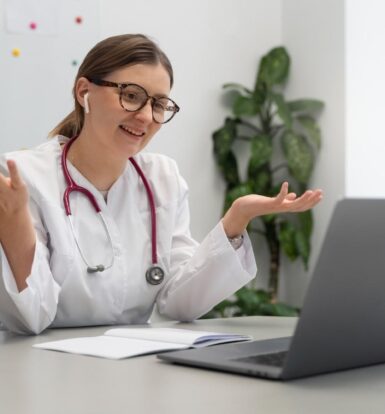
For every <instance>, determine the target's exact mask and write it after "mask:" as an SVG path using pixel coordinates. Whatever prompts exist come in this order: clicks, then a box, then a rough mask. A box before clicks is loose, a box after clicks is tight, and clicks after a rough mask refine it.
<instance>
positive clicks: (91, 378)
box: [0, 317, 385, 414]
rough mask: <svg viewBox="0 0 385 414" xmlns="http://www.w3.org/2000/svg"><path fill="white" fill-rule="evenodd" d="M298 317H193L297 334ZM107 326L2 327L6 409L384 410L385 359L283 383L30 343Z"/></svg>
mask: <svg viewBox="0 0 385 414" xmlns="http://www.w3.org/2000/svg"><path fill="white" fill-rule="evenodd" d="M295 323H296V319H295V318H278V317H244V318H232V319H212V320H202V321H197V322H194V323H192V324H175V323H172V322H162V323H157V324H156V325H155V326H176V327H179V328H187V329H198V330H199V329H206V330H212V331H228V332H234V333H247V334H251V335H253V337H254V338H255V339H264V338H273V337H279V336H287V335H291V333H292V332H293V329H294V327H295ZM105 330H106V327H96V328H95V327H92V328H75V329H72V328H71V329H51V330H47V331H46V332H44V333H43V334H41V335H39V336H34V337H21V336H16V335H13V334H11V333H9V332H0V413H1V414H116V413H119V414H120V413H130V414H139V413H140V414H141V413H146V414H163V413H164V414H174V413H183V414H190V413H194V414H197V413H201V414H206V413H207V414H215V413H221V414H232V413H237V414H241V413H257V412H258V413H266V414H276V413H277V414H278V413H279V414H286V413H293V414H301V413H306V414H308V413H311V414H318V413H322V414H325V413H328V414H330V413H338V414H340V413H357V414H358V413H359V414H362V413H370V414H371V413H383V412H384V411H385V365H377V366H373V367H368V368H361V369H355V370H350V371H345V372H339V373H335V374H327V375H321V376H317V377H310V378H306V379H301V380H296V381H291V382H286V383H281V382H272V381H268V380H262V379H257V378H250V377H246V376H241V375H235V374H225V373H220V372H215V371H208V370H203V369H198V368H189V367H183V366H178V365H172V364H167V363H165V362H161V361H159V360H158V359H157V358H156V357H155V355H147V356H141V357H135V358H131V359H125V360H120V361H114V360H107V359H102V358H95V357H87V356H82V355H73V354H66V353H60V352H54V351H47V350H41V349H35V348H32V344H34V343H39V342H45V341H52V340H56V339H64V338H71V337H79V336H91V335H100V334H101V333H102V332H104V331H105Z"/></svg>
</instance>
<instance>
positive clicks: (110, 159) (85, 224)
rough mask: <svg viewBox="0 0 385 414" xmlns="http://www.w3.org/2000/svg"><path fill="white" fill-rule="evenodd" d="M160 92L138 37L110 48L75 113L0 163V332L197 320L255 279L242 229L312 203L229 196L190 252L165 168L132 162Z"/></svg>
mask: <svg viewBox="0 0 385 414" xmlns="http://www.w3.org/2000/svg"><path fill="white" fill-rule="evenodd" d="M172 84H173V72H172V68H171V64H170V62H169V60H168V59H167V57H166V56H165V54H164V53H163V52H162V51H161V50H160V49H159V48H158V47H157V46H156V45H155V44H154V43H153V42H152V41H150V40H149V39H148V38H146V37H145V36H143V35H121V36H115V37H111V38H108V39H106V40H104V41H102V42H100V43H98V44H97V45H96V46H95V47H94V48H93V49H92V50H91V51H90V52H89V53H88V55H87V56H86V58H85V60H84V62H83V63H82V65H81V66H80V68H79V71H78V75H77V77H76V79H75V84H74V89H73V94H74V100H75V109H74V111H73V112H72V113H71V114H70V115H68V116H67V117H66V118H65V119H64V120H63V121H62V122H61V123H60V124H59V125H58V126H57V127H56V128H55V129H54V130H53V131H52V133H51V135H52V136H54V138H53V139H51V140H49V141H48V142H46V143H44V144H42V145H40V146H39V147H37V148H35V149H32V150H28V151H20V152H15V153H9V154H6V155H5V156H4V157H3V160H2V161H1V166H2V172H3V174H4V175H1V176H0V242H1V251H0V254H1V276H0V320H1V321H2V322H3V324H4V325H5V326H6V327H8V329H10V330H12V331H14V332H19V333H35V334H38V333H40V332H41V331H42V330H44V329H45V328H47V327H48V326H53V327H55V326H56V327H63V326H82V325H83V326H84V325H101V324H130V323H145V322H147V321H148V318H149V316H150V315H151V312H152V310H153V306H154V304H155V303H156V304H157V305H158V308H159V311H160V313H161V314H163V315H166V316H168V317H170V318H173V319H178V320H184V321H187V320H192V319H194V318H197V317H199V316H201V315H202V314H204V313H206V312H207V311H208V310H209V309H211V307H212V306H214V305H215V304H217V303H218V302H220V301H221V300H222V299H224V298H226V297H228V296H229V295H231V294H232V293H233V292H234V291H236V290H237V289H239V288H240V287H241V286H243V285H244V284H246V283H247V282H249V281H250V280H251V279H252V278H253V277H254V275H255V273H256V266H255V261H254V256H253V253H252V248H251V245H250V240H249V238H248V236H247V234H246V232H245V229H246V226H247V224H248V222H249V221H250V220H251V219H252V218H253V217H255V216H259V215H262V214H268V213H278V212H290V211H303V210H306V209H308V208H311V207H313V206H314V205H315V204H316V203H318V201H319V200H320V199H321V191H319V190H316V191H307V192H305V193H304V194H303V195H302V196H301V197H298V198H297V197H296V196H295V194H292V193H289V194H288V186H287V183H284V184H283V185H282V188H281V191H280V193H279V194H278V196H277V197H274V198H269V197H262V196H258V195H250V196H246V197H242V198H239V199H238V200H236V201H235V202H234V203H233V205H232V206H231V208H230V209H229V210H228V212H227V213H226V215H225V216H224V217H223V219H222V220H221V221H220V222H219V223H218V224H217V225H216V227H215V228H214V229H213V230H212V231H211V232H210V233H209V235H208V236H207V237H206V238H205V239H204V241H203V242H202V243H201V244H198V243H196V242H195V241H194V240H193V239H192V238H191V236H190V232H189V211H188V202H187V186H186V184H185V182H184V180H183V179H182V178H181V176H180V175H179V172H178V169H177V167H176V165H175V163H174V162H173V161H172V160H170V159H169V158H167V157H165V156H162V155H155V154H149V153H143V152H142V150H143V148H144V147H145V146H146V145H147V143H148V142H149V141H150V139H151V138H152V137H153V136H154V135H155V133H156V132H157V131H158V130H159V129H160V127H161V126H162V124H163V123H166V122H168V121H170V120H171V118H173V117H174V115H175V114H176V113H177V112H178V110H179V107H178V106H177V104H176V103H175V102H174V101H173V100H172V99H170V98H169V93H170V90H171V87H172ZM128 158H130V160H128ZM6 175H9V177H6ZM71 184H76V185H79V186H82V187H83V189H82V190H81V192H71V191H72V190H71V189H69V190H68V188H69V187H70V186H71ZM66 189H67V190H66ZM151 190H152V191H151ZM89 194H91V195H90V198H92V197H94V198H93V199H91V200H90V199H89V198H88V197H89ZM99 209H100V212H98V214H97V213H96V212H97V211H99ZM100 213H101V214H100ZM156 230H157V234H155V231H156Z"/></svg>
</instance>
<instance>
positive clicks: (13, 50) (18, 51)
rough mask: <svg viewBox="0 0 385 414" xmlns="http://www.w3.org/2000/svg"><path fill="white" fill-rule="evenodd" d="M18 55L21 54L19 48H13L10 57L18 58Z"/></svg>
mask: <svg viewBox="0 0 385 414" xmlns="http://www.w3.org/2000/svg"><path fill="white" fill-rule="evenodd" d="M20 53H21V51H20V49H19V48H17V47H15V48H13V49H12V56H14V57H19V56H20Z"/></svg>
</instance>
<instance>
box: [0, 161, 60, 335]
mask: <svg viewBox="0 0 385 414" xmlns="http://www.w3.org/2000/svg"><path fill="white" fill-rule="evenodd" d="M1 170H2V172H3V169H1ZM30 211H31V214H32V219H33V222H34V227H35V230H36V248H35V254H34V258H33V264H32V270H31V274H30V275H29V276H28V278H27V280H26V282H27V285H28V287H27V288H26V289H24V290H23V291H21V292H19V291H18V288H17V286H16V282H15V279H14V276H13V274H12V270H11V268H10V266H9V263H8V260H7V257H6V255H5V253H4V250H3V247H2V246H1V245H0V321H1V322H2V323H3V325H4V326H5V327H6V328H8V329H9V330H11V331H13V332H16V333H22V334H38V333H40V332H41V331H43V330H44V329H45V328H46V327H48V326H49V325H50V324H51V322H52V321H53V319H54V317H55V315H56V310H57V303H58V295H59V291H60V287H59V285H58V284H57V283H56V282H55V281H54V279H53V276H52V273H51V269H50V266H49V251H48V248H47V234H46V231H45V229H44V226H43V223H42V221H41V219H40V215H39V213H38V207H37V205H36V204H35V203H34V202H33V200H32V199H30Z"/></svg>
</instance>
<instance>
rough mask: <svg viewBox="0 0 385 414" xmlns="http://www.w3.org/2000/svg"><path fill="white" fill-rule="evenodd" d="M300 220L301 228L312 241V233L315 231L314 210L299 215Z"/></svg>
mask: <svg viewBox="0 0 385 414" xmlns="http://www.w3.org/2000/svg"><path fill="white" fill-rule="evenodd" d="M297 217H298V219H299V223H300V227H301V230H302V231H303V233H304V234H305V236H306V237H307V238H308V239H310V236H311V233H312V231H313V213H312V210H307V211H304V212H302V213H297Z"/></svg>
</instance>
